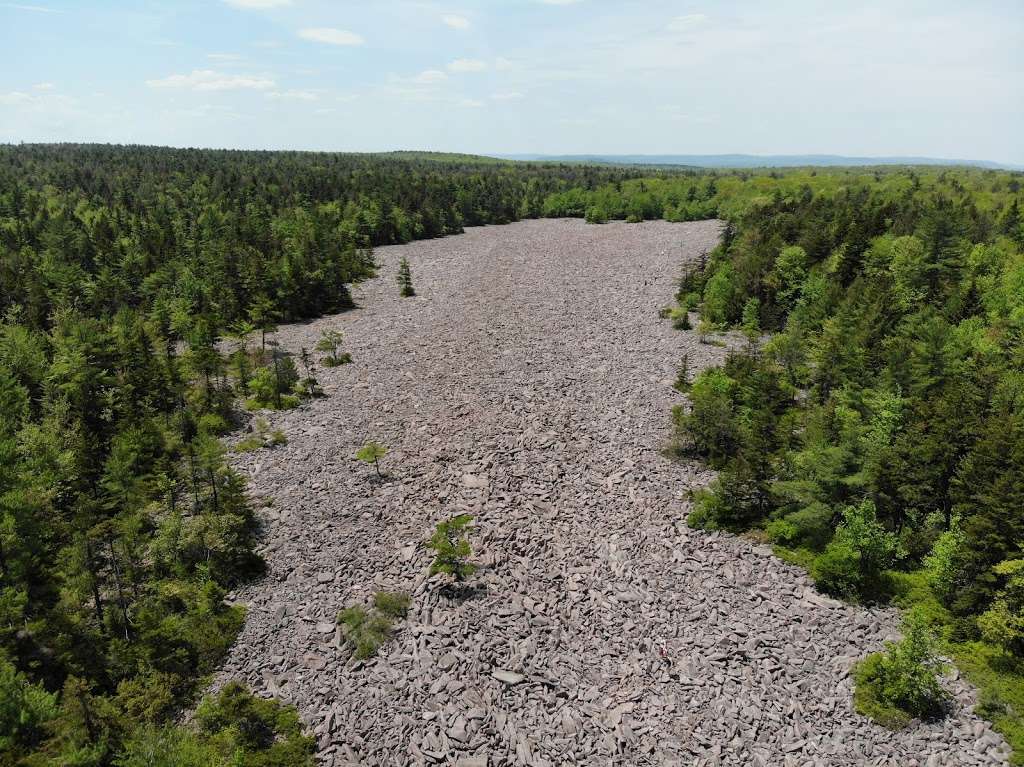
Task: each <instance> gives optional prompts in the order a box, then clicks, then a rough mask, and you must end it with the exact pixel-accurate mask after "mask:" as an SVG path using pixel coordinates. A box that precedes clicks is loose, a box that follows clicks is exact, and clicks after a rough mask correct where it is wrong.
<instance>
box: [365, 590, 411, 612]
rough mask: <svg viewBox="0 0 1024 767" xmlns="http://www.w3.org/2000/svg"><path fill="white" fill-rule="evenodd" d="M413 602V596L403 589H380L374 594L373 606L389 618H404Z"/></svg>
mask: <svg viewBox="0 0 1024 767" xmlns="http://www.w3.org/2000/svg"><path fill="white" fill-rule="evenodd" d="M411 602H412V599H411V597H410V596H409V595H408V594H404V593H402V592H401V591H378V592H377V593H376V594H374V595H373V606H374V607H376V608H377V609H378V610H379V611H380V612H381V613H383V614H384V615H386V616H388V617H389V618H404V617H405V615H406V613H408V612H409V605H410V603H411Z"/></svg>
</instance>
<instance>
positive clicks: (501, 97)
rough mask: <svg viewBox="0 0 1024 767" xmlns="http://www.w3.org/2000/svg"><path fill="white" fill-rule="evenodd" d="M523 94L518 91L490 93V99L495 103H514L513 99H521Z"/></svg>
mask: <svg viewBox="0 0 1024 767" xmlns="http://www.w3.org/2000/svg"><path fill="white" fill-rule="evenodd" d="M522 97H523V94H522V93H520V92H519V91H502V92H500V93H492V94H491V98H492V99H494V100H495V101H514V100H515V99H521V98H522Z"/></svg>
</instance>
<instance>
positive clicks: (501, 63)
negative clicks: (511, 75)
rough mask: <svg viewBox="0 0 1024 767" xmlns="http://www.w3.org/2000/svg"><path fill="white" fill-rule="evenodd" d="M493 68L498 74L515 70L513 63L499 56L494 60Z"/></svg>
mask: <svg viewBox="0 0 1024 767" xmlns="http://www.w3.org/2000/svg"><path fill="white" fill-rule="evenodd" d="M494 68H495V69H497V70H498V71H499V72H507V71H508V70H510V69H514V68H515V63H514V62H512V61H509V60H508V59H504V58H502V57H501V56H499V57H498V58H496V59H495V60H494Z"/></svg>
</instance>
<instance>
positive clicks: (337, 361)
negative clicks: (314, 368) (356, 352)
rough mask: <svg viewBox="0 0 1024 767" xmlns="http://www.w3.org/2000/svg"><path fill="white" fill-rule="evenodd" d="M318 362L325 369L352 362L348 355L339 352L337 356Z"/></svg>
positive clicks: (350, 356)
mask: <svg viewBox="0 0 1024 767" xmlns="http://www.w3.org/2000/svg"><path fill="white" fill-rule="evenodd" d="M320 362H321V364H322V365H323V366H324V367H325V368H336V367H338V366H339V365H348V364H349V363H350V362H352V355H351V354H349V353H348V352H341V353H339V354H338V355H337V356H330V355H328V356H327V357H324V358H323V359H322V360H321V361H320Z"/></svg>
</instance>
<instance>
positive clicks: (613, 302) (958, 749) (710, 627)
mask: <svg viewBox="0 0 1024 767" xmlns="http://www.w3.org/2000/svg"><path fill="white" fill-rule="evenodd" d="M718 234H719V225H718V224H717V223H716V222H699V223H690V224H668V223H644V224H641V225H627V224H623V223H613V224H608V225H605V226H588V225H586V224H584V223H583V222H581V221H575V220H564V221H551V220H546V221H526V222H522V223H519V224H514V225H510V226H505V227H486V228H477V229H471V230H469V231H468V232H467V233H466V234H465V235H461V236H458V237H449V238H446V239H442V240H432V241H426V242H418V243H413V244H409V245H404V246H395V247H388V248H381V249H379V250H378V251H377V258H378V260H379V261H380V262H382V264H383V266H382V268H381V273H380V278H379V279H375V280H371V281H368V282H366V283H365V284H363V285H360V286H357V287H356V288H355V290H354V294H355V296H356V300H357V302H358V304H359V306H360V308H359V309H357V310H355V311H352V312H349V313H346V314H342V315H339V316H335V317H326V318H323V319H320V320H317V321H315V322H311V323H308V324H303V325H292V326H288V327H284V328H282V329H281V330H280V332H278V333H277V334H276V336H277V340H278V341H280V342H281V344H282V345H283V346H284V347H286V348H288V349H291V350H293V351H297V350H298V349H299V348H300V347H303V346H304V347H307V348H309V349H312V347H313V346H314V345H315V343H316V339H317V338H318V337H319V335H320V332H321V331H322V330H323V329H326V328H337V329H340V330H342V331H343V332H344V333H345V337H346V340H345V350H346V351H349V352H351V354H352V357H353V359H354V362H353V364H351V365H345V366H342V367H338V368H334V369H321V370H319V371H318V375H319V377H320V380H321V382H322V383H323V386H324V389H325V391H326V392H327V394H328V396H327V397H326V398H324V399H321V400H318V401H316V402H314V403H312V404H309V405H307V406H304V407H303V408H301V409H300V410H296V411H291V412H284V413H277V414H268V417H269V420H270V421H271V422H272V426H273V427H274V428H281V429H283V430H284V431H285V433H286V434H287V436H288V439H289V442H288V445H287V446H284V447H279V448H276V449H273V450H260V451H257V452H254V453H247V454H240V455H237V456H236V458H235V463H236V466H237V468H238V469H239V470H240V471H242V473H243V474H244V475H245V476H246V477H247V478H248V479H249V481H250V485H251V488H252V491H253V493H254V495H255V496H257V497H260V498H264V499H267V500H268V501H271V502H272V505H269V506H268V507H267V508H266V509H264V511H263V514H264V516H265V521H266V534H265V538H264V544H263V546H264V550H263V553H264V555H265V556H266V558H267V561H268V563H269V574H268V575H267V577H266V578H265V579H263V580H262V581H260V582H257V583H254V584H251V585H250V586H248V587H246V588H245V589H243V590H242V591H240V592H239V593H238V594H237V595H235V596H236V597H237V598H238V599H239V600H240V601H242V602H244V603H246V604H247V605H248V608H249V613H248V618H247V621H246V625H245V628H244V630H243V632H242V635H241V636H240V638H239V641H238V642H237V644H236V645H235V647H234V649H233V650H232V653H231V656H230V658H229V660H228V661H227V663H226V665H225V668H224V670H223V672H222V674H221V677H220V678H221V680H222V681H223V680H224V679H228V678H241V679H243V680H244V681H246V682H247V683H249V684H250V685H252V686H253V688H254V689H256V690H258V691H260V692H261V693H264V694H273V695H277V696H279V697H281V698H282V699H284V700H286V701H291V702H294V703H295V704H297V705H298V707H299V711H300V713H301V714H302V716H303V718H304V719H305V721H306V722H307V723H308V724H309V726H310V728H311V730H312V731H313V732H314V733H315V735H316V737H317V741H318V744H319V751H320V756H321V759H322V760H323V762H324V764H334V765H343V764H344V765H348V764H352V765H355V764H360V765H398V764H414V765H426V764H460V765H465V766H466V767H470V766H474V767H475V766H476V765H490V766H491V767H496V766H497V767H500V766H502V765H606V764H623V765H625V764H636V765H662V764H665V765H740V764H754V765H830V766H831V765H926V764H927V765H991V764H1002V763H1004V758H1003V755H1004V754H1005V753H1006V750H1005V745H1004V744H1003V742H1002V740H1001V738H999V737H998V736H996V735H995V734H994V733H993V732H992V731H991V730H990V729H989V728H988V726H987V725H986V724H985V723H984V722H982V721H981V720H979V719H978V718H976V717H975V716H974V715H973V714H971V713H970V708H969V705H970V703H971V702H972V700H973V698H972V692H971V691H970V690H969V689H968V688H967V687H966V686H965V685H964V684H963V683H962V682H960V681H959V680H952V679H951V680H950V682H949V684H950V687H951V689H952V690H953V691H954V693H955V694H956V701H957V705H956V710H955V711H954V712H953V714H952V715H951V716H950V717H949V718H948V719H947V720H945V721H943V722H939V723H934V724H916V725H914V726H912V727H911V728H909V729H907V730H906V731H903V732H899V733H891V732H888V731H887V730H884V729H882V728H880V727H877V726H875V725H873V724H871V723H870V722H868V721H866V720H865V719H863V718H861V717H859V716H857V715H856V714H855V713H854V712H853V710H852V706H851V696H850V692H851V680H850V678H849V675H848V672H849V669H850V666H851V664H852V663H853V662H854V661H855V660H856V659H857V658H858V657H860V656H862V655H863V654H865V653H867V652H871V651H874V650H877V649H878V648H879V647H880V646H881V644H882V641H883V640H884V639H886V638H890V637H893V636H895V634H896V629H897V627H898V617H897V616H896V615H895V614H894V613H893V612H891V611H885V610H875V609H865V608H862V607H854V606H850V605H844V604H841V603H839V602H836V601H835V600H831V599H828V598H826V597H823V596H821V595H820V594H818V593H816V592H815V591H814V590H813V589H812V588H811V584H810V582H809V580H808V579H807V577H806V576H805V575H803V574H801V572H800V571H799V570H797V569H796V568H793V567H790V566H788V565H785V564H783V563H782V562H780V561H778V560H777V559H775V558H773V557H772V556H771V553H770V550H768V549H767V548H766V547H763V546H757V545H754V544H752V543H750V542H748V541H746V540H743V539H740V538H735V537H731V536H725V535H717V534H710V535H709V534H705V533H702V532H698V531H692V530H689V529H687V527H686V525H685V524H684V522H683V519H684V516H685V514H686V512H687V510H688V506H687V501H686V500H685V499H686V496H687V493H688V492H689V491H690V490H691V489H693V488H695V487H699V486H702V485H704V484H705V483H706V482H707V481H708V480H709V478H710V476H711V475H710V474H709V472H708V471H707V470H706V469H705V468H704V467H702V466H699V465H696V464H681V463H673V462H671V461H669V460H668V459H666V458H665V457H663V456H662V455H661V454H660V452H659V451H660V449H661V448H662V447H663V445H664V443H665V441H666V439H667V437H668V434H669V410H670V408H671V406H672V405H673V404H678V403H680V402H682V397H681V396H680V395H678V394H677V393H676V392H675V391H674V390H673V389H672V388H671V382H672V380H673V379H674V376H675V372H676V368H677V365H678V362H679V358H680V356H681V355H682V354H683V353H689V355H690V365H691V369H692V370H696V369H698V368H700V367H702V366H705V365H708V364H712V363H714V362H716V361H718V360H720V359H721V358H722V356H723V355H724V354H725V351H726V350H725V349H724V348H722V347H716V346H711V345H701V344H699V343H698V340H697V337H696V334H695V333H692V332H686V333H684V332H679V331H674V330H672V328H671V327H670V324H669V323H668V322H666V321H663V320H659V319H658V317H657V311H658V309H659V308H660V307H662V306H665V305H667V304H669V303H670V301H671V299H672V294H673V292H674V281H675V279H676V278H677V277H678V275H679V272H680V269H681V267H682V265H683V264H684V263H687V262H691V263H692V262H693V261H694V260H695V259H697V258H698V257H699V255H700V253H702V252H704V251H707V250H710V249H711V248H712V247H714V245H715V243H716V240H717V237H718ZM403 255H404V256H406V257H407V258H408V259H409V262H410V264H411V266H412V271H413V277H414V281H415V285H416V290H417V292H418V294H419V295H418V296H417V297H416V298H408V299H401V298H399V297H398V295H397V288H396V286H395V283H394V271H395V268H396V266H397V263H398V260H399V258H400V257H401V256H403ZM368 439H376V440H378V441H380V442H382V443H384V444H386V445H388V446H389V448H390V450H391V452H390V454H389V455H388V456H387V457H386V458H385V459H384V460H383V462H382V463H383V468H384V469H385V470H386V472H387V474H388V476H387V478H386V479H385V480H384V481H382V482H378V481H376V480H375V478H374V472H373V469H372V468H369V467H367V466H366V465H364V464H362V463H360V462H358V461H356V460H355V459H354V454H355V452H356V450H357V449H358V448H359V447H360V446H361V445H362V444H363V442H365V441H366V440H368ZM460 512H468V513H471V514H473V515H474V517H475V527H474V529H473V531H472V534H471V541H472V546H473V549H474V552H475V554H474V561H475V562H476V563H477V564H478V565H479V566H480V571H479V573H478V574H477V575H476V576H474V580H473V582H474V583H475V584H477V585H478V586H479V588H478V589H477V590H476V591H474V592H470V593H467V594H465V595H463V596H462V597H461V598H453V597H452V596H451V595H450V594H449V593H448V592H446V591H445V589H444V579H443V577H434V578H429V577H428V567H429V563H430V557H429V555H428V552H427V551H426V550H425V549H424V547H423V546H422V541H423V540H425V539H426V538H427V537H428V536H429V535H430V532H431V530H432V528H433V526H434V525H435V524H436V523H437V522H438V521H440V520H442V519H444V518H446V517H448V516H451V515H453V514H456V513H460ZM382 589H386V590H403V591H407V592H409V593H410V594H412V595H413V604H412V608H411V610H410V613H409V617H408V620H407V621H406V622H404V623H403V624H401V625H400V627H399V629H398V631H397V633H396V636H395V638H394V640H393V641H392V642H391V643H390V644H388V645H387V646H385V647H384V648H383V649H382V651H381V653H380V655H379V656H378V657H377V658H375V659H372V660H370V661H367V662H355V661H354V660H352V659H350V657H349V653H348V651H347V650H346V649H345V648H344V645H343V644H342V643H341V642H340V641H339V638H338V634H337V632H335V631H333V630H332V628H331V625H332V624H333V621H334V617H335V616H336V614H337V613H338V611H339V610H340V609H342V608H343V607H345V606H346V605H349V604H352V603H356V602H360V603H368V602H369V600H370V598H371V596H372V594H373V592H375V591H378V590H382ZM505 672H509V674H510V675H508V676H504V678H503V675H504V674H505ZM520 679H521V681H520ZM513 680H515V681H516V682H518V683H513Z"/></svg>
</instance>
